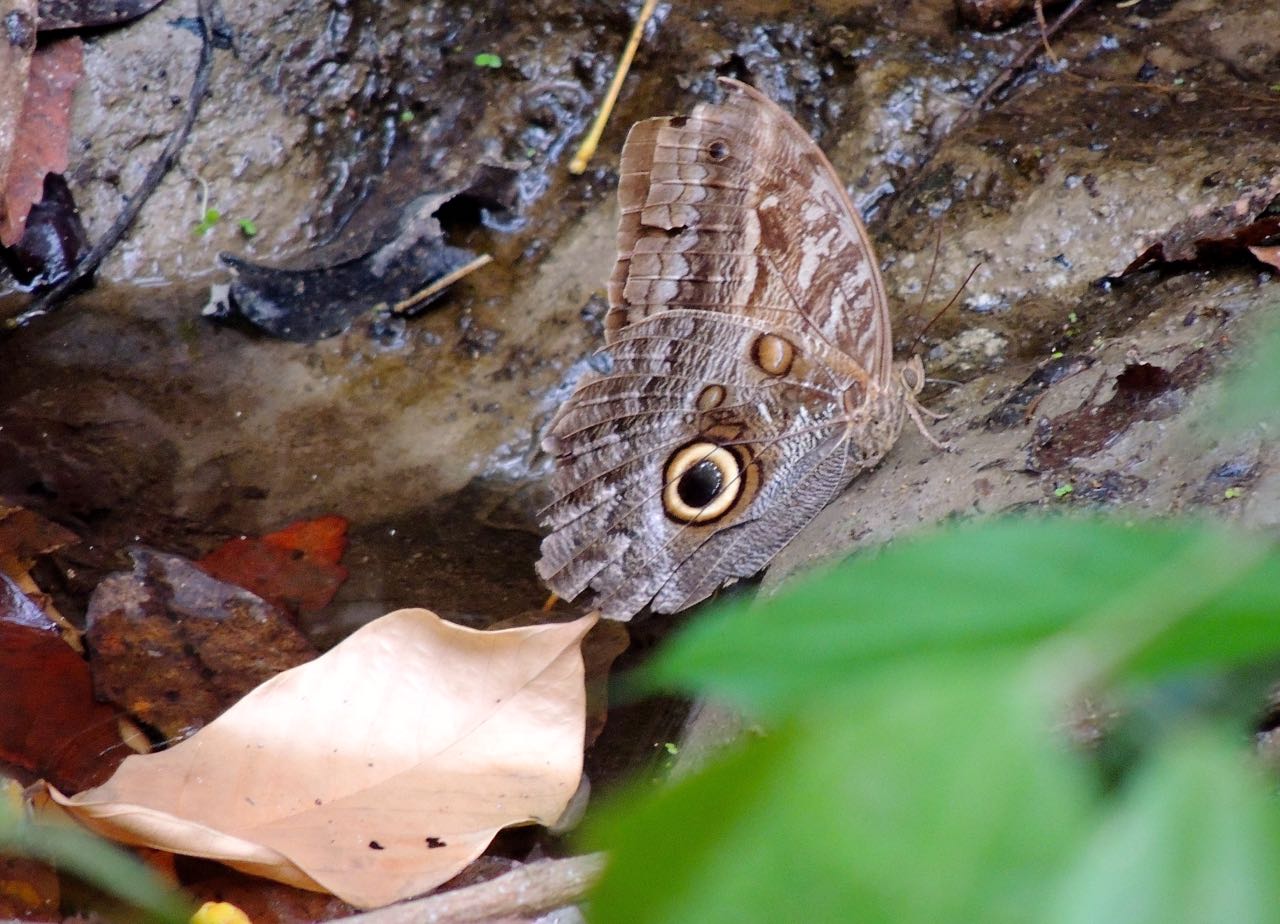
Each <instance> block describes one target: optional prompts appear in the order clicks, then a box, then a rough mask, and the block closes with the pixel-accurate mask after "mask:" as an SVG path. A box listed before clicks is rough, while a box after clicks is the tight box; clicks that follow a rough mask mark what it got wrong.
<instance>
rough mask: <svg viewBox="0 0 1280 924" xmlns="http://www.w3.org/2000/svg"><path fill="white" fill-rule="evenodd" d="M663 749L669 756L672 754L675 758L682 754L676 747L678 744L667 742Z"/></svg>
mask: <svg viewBox="0 0 1280 924" xmlns="http://www.w3.org/2000/svg"><path fill="white" fill-rule="evenodd" d="M662 749H663V750H664V751H666V752H667V753H668V754H670V755H671V756H672V757H675V756H676V755H677V754H679V753H680V748H679V747H677V746H676V743H675V742H674V741H667V742H665V743H664V744H663V745H662Z"/></svg>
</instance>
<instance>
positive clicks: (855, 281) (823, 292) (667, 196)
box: [607, 81, 892, 385]
mask: <svg viewBox="0 0 1280 924" xmlns="http://www.w3.org/2000/svg"><path fill="white" fill-rule="evenodd" d="M725 84H726V86H727V87H728V90H729V94H728V99H727V100H726V102H725V103H724V104H722V105H709V104H701V105H699V106H697V107H695V109H694V111H693V114H691V115H689V116H687V117H674V118H664V119H649V120H647V121H645V122H641V123H639V124H637V125H636V126H635V127H634V128H633V129H632V130H631V134H630V135H629V136H628V138H627V144H626V146H625V147H624V148H623V154H622V166H621V169H620V179H619V185H618V199H619V203H620V205H621V210H622V217H621V220H620V222H619V227H618V262H617V264H616V266H615V267H614V272H613V276H612V278H611V280H610V285H609V301H610V309H611V310H610V315H609V319H608V325H607V326H608V329H609V330H610V332H612V331H616V330H618V329H620V328H621V327H623V326H625V325H626V324H628V323H632V322H634V321H636V320H639V319H640V318H641V317H645V316H647V315H650V314H653V313H654V312H657V311H662V310H664V309H666V308H669V307H688V308H702V309H705V310H712V311H732V312H738V313H752V312H755V311H759V310H766V309H773V310H775V311H785V312H797V313H799V314H801V315H803V320H800V323H802V324H805V325H806V326H807V327H808V328H809V329H810V330H812V331H813V332H814V333H815V334H817V335H818V336H820V337H821V338H822V339H825V340H826V341H827V342H829V343H831V344H832V345H835V346H837V347H838V348H839V349H841V350H843V351H844V352H845V353H847V354H848V355H849V356H850V357H851V358H853V359H854V360H855V361H856V362H857V363H858V364H859V365H861V367H862V368H863V369H864V370H866V372H867V373H868V374H869V375H870V376H871V377H872V378H873V379H875V380H876V381H878V382H880V383H881V384H882V385H883V384H885V383H887V382H888V381H889V375H890V372H891V368H890V367H891V363H892V345H891V342H890V336H889V317H888V307H887V303H886V300H885V295H884V285H883V283H882V282H881V279H880V270H879V267H877V266H876V262H875V258H874V255H873V251H872V249H871V244H870V242H869V240H868V239H867V235H866V231H865V230H864V229H863V227H862V223H861V221H860V220H859V219H858V217H857V214H856V212H855V211H854V208H853V206H852V204H851V203H850V201H849V197H848V195H847V193H846V192H845V190H844V186H843V185H842V184H841V183H840V179H839V177H837V176H836V174H835V171H834V170H833V169H832V167H831V164H830V162H829V161H828V160H827V158H826V157H825V156H824V155H823V153H822V151H821V150H819V148H818V147H817V145H815V144H814V143H813V141H812V139H810V138H809V136H808V135H807V134H806V133H805V132H804V130H803V129H801V128H800V126H799V125H797V124H796V122H795V120H794V119H792V118H791V117H790V116H789V115H787V114H786V113H785V112H783V111H782V110H781V109H780V108H778V106H777V105H775V104H774V103H773V102H772V101H771V100H769V99H768V98H767V97H765V96H764V95H763V94H761V93H759V92H758V91H756V90H754V89H752V88H751V87H748V86H746V85H745V84H741V83H737V82H735V81H725ZM797 320H799V319H797ZM793 323H795V322H794V321H793Z"/></svg>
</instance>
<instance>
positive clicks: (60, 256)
mask: <svg viewBox="0 0 1280 924" xmlns="http://www.w3.org/2000/svg"><path fill="white" fill-rule="evenodd" d="M88 249H89V238H88V235H86V234H85V230H84V223H83V222H82V221H80V210H79V209H78V208H76V203H75V200H74V199H73V198H72V197H71V190H70V188H69V187H68V186H67V181H66V180H65V179H63V176H62V174H60V173H50V174H49V175H47V176H46V177H45V178H44V197H43V198H42V199H41V200H40V201H39V202H37V203H36V204H35V205H33V206H32V207H31V211H30V213H28V215H27V226H26V229H25V230H24V231H23V233H22V237H21V239H20V240H19V241H18V243H16V244H14V245H13V246H12V247H9V248H6V249H4V250H0V256H2V257H3V258H4V262H5V265H6V266H7V267H8V268H9V272H11V273H12V274H13V278H14V279H16V280H17V281H18V282H19V284H21V285H23V286H43V285H48V284H50V283H53V282H57V281H58V280H59V279H61V278H62V277H63V276H65V275H67V273H69V272H71V268H72V267H73V266H75V265H76V263H77V262H78V261H79V259H80V257H81V256H82V255H83V254H84V252H85V251H86V250H88Z"/></svg>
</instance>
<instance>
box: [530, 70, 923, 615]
mask: <svg viewBox="0 0 1280 924" xmlns="http://www.w3.org/2000/svg"><path fill="white" fill-rule="evenodd" d="M726 83H727V85H728V88H729V95H728V100H727V102H726V103H725V104H723V105H707V104H703V105H699V106H698V107H696V108H695V109H694V111H693V113H692V114H691V115H690V116H688V117H683V118H680V117H677V118H670V119H652V120H649V121H645V122H641V123H639V124H638V125H636V126H635V127H634V128H633V129H632V131H631V134H630V135H629V136H628V139H627V143H626V146H625V147H624V149H623V155H622V176H621V181H620V186H619V201H620V203H621V206H622V218H621V222H620V226H619V230H618V250H619V255H618V262H617V265H616V267H615V270H614V272H613V275H612V278H611V279H610V283H609V296H610V311H609V314H608V316H607V319H606V342H607V350H608V354H609V356H610V357H611V360H612V369H611V370H610V371H609V372H608V373H607V374H590V375H588V376H587V377H586V378H585V379H584V380H583V381H582V382H581V383H580V384H579V386H578V388H577V389H576V391H575V392H574V394H573V396H572V397H571V398H570V400H569V401H568V402H567V403H566V404H565V406H564V407H563V408H562V409H561V411H560V413H559V414H558V415H557V417H556V419H555V420H554V421H553V422H552V425H551V428H550V432H549V435H548V436H547V438H546V439H545V440H544V444H543V445H544V447H545V448H546V449H547V450H548V451H549V452H552V453H554V454H555V456H556V462H557V470H556V474H555V476H554V478H553V480H552V491H553V494H554V499H553V501H552V502H551V504H550V505H549V506H548V507H547V509H546V511H545V512H544V514H543V519H544V523H545V525H546V526H547V527H548V528H549V529H550V530H551V532H550V534H549V535H548V536H547V538H546V539H545V540H544V541H543V545H542V558H541V560H540V561H539V562H538V572H539V574H540V575H541V576H542V577H543V579H544V580H545V581H546V582H547V584H548V585H549V586H550V587H551V588H552V589H553V590H554V591H555V592H556V593H558V594H560V595H561V596H563V597H566V598H573V597H575V596H577V595H578V594H579V593H581V592H583V591H584V590H586V589H587V588H588V587H589V588H591V589H592V590H594V591H595V595H596V596H595V601H594V602H595V604H596V605H597V606H598V607H599V608H600V609H601V610H602V611H603V612H604V614H605V615H606V616H609V617H612V618H616V619H627V618H630V617H631V616H632V615H634V614H635V613H636V612H638V611H639V610H641V609H642V608H644V607H645V606H646V605H650V606H652V607H653V609H654V610H656V611H659V612H674V611H677V610H679V609H683V608H685V607H687V606H690V605H692V604H693V603H696V602H697V601H698V600H701V599H703V598H705V597H707V596H708V595H710V594H711V593H713V592H714V591H715V590H716V589H717V588H719V587H720V586H722V585H724V584H725V583H727V582H730V581H732V580H734V579H736V578H739V577H745V576H749V575H751V574H754V573H755V572H756V571H758V570H760V568H762V567H763V566H764V565H765V564H766V563H767V562H768V561H769V559H770V558H772V557H773V555H775V554H776V553H777V551H778V550H779V549H781V548H782V546H783V545H785V544H786V543H787V542H788V541H790V539H791V538H792V537H793V536H794V535H795V534H796V532H798V531H799V529H800V528H801V527H802V526H803V525H804V524H805V523H807V522H808V521H809V520H810V519H812V517H813V516H815V515H816V514H817V513H818V511H820V510H821V509H822V508H823V507H824V506H826V504H828V503H829V502H830V501H831V499H832V498H833V497H834V496H835V495H836V494H838V493H839V492H840V491H841V490H842V489H843V488H844V487H845V486H846V485H847V484H848V482H849V481H850V480H851V479H852V478H853V477H854V475H856V474H857V473H858V472H859V471H861V470H862V469H864V468H866V467H867V466H868V465H871V464H874V463H875V462H876V461H877V460H878V459H879V458H880V456H882V455H883V454H884V452H886V451H887V450H888V448H889V446H890V445H891V444H892V442H893V440H894V439H895V438H896V436H897V432H898V429H899V428H900V426H901V419H902V401H901V395H900V394H899V392H898V391H896V390H895V389H894V388H893V387H892V383H891V381H890V373H891V371H892V370H891V353H890V342H889V341H890V337H889V323H888V316H887V310H886V305H885V299H884V292H883V286H882V284H881V281H880V275H879V270H878V268H877V267H876V265H875V258H874V255H873V253H872V251H871V248H870V245H869V243H868V242H867V239H866V234H865V231H863V229H862V226H861V224H860V222H859V221H858V219H857V217H856V215H855V214H854V211H853V208H852V206H851V205H850V203H849V200H848V197H847V195H846V194H845V192H844V189H843V187H842V186H841V184H840V181H839V179H838V178H837V177H836V175H835V173H834V171H833V170H832V169H831V166H830V164H829V163H828V162H827V160H826V158H825V157H824V156H823V155H822V153H821V152H820V151H819V150H818V148H817V146H816V145H814V144H813V142H812V141H811V140H810V139H809V137H808V136H807V135H806V134H805V133H804V131H803V130H802V129H800V127H799V126H798V125H796V124H795V122H794V121H792V119H791V118H790V117H789V116H788V115H786V113H784V112H783V111H782V110H781V109H779V108H778V107H777V106H775V105H774V104H773V103H772V102H770V101H769V100H768V99H767V98H765V97H764V96H762V95H761V94H759V93H758V92H757V91H755V90H753V89H751V88H749V87H746V86H745V85H743V84H740V83H736V82H731V81H726Z"/></svg>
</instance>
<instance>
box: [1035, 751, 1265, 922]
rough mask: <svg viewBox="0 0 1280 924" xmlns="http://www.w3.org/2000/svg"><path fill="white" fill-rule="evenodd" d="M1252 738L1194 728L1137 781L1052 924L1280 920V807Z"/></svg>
mask: <svg viewBox="0 0 1280 924" xmlns="http://www.w3.org/2000/svg"><path fill="white" fill-rule="evenodd" d="M1250 764H1251V761H1250V760H1249V759H1248V756H1247V755H1246V753H1245V749H1244V747H1243V745H1242V743H1239V742H1235V743H1233V742H1229V741H1227V740H1226V739H1224V738H1223V736H1221V735H1217V734H1212V733H1209V732H1207V731H1204V730H1200V731H1197V732H1193V733H1188V732H1184V733H1183V734H1182V735H1180V736H1178V737H1176V738H1174V739H1173V740H1171V741H1169V742H1168V743H1167V744H1166V746H1165V747H1164V748H1163V749H1162V750H1161V751H1160V752H1159V753H1158V754H1157V755H1156V756H1155V757H1154V758H1153V759H1152V760H1151V761H1150V762H1149V763H1148V764H1147V765H1146V766H1144V767H1143V768H1142V769H1141V770H1140V771H1139V772H1138V773H1137V774H1136V776H1135V778H1134V779H1132V780H1131V781H1130V785H1128V786H1127V787H1126V788H1125V789H1124V790H1123V791H1122V792H1121V794H1120V796H1119V800H1118V802H1119V804H1118V805H1117V807H1116V809H1115V811H1114V812H1112V813H1111V814H1110V815H1109V816H1108V817H1107V818H1106V819H1105V820H1104V821H1103V822H1102V823H1101V824H1100V825H1099V827H1098V829H1097V831H1096V833H1095V834H1094V835H1093V837H1092V839H1091V841H1090V843H1089V845H1088V847H1087V849H1086V850H1085V851H1084V852H1083V854H1082V856H1081V857H1080V859H1079V860H1078V861H1077V862H1076V863H1075V864H1074V868H1073V869H1072V870H1071V872H1070V873H1069V875H1068V876H1067V878H1066V880H1065V881H1064V883H1063V885H1062V887H1061V889H1060V892H1059V894H1058V897H1057V899H1056V901H1055V902H1054V904H1053V907H1052V910H1051V913H1050V914H1048V915H1046V916H1045V918H1044V920H1047V921H1050V922H1052V924H1095V922H1098V921H1108V922H1124V924H1204V922H1214V921H1221V922H1224V924H1227V922H1238V921H1277V920H1280V877H1277V875H1276V870H1278V869H1280V805H1277V802H1276V796H1275V794H1274V792H1273V791H1272V789H1273V784H1272V783H1269V782H1268V781H1267V780H1266V779H1265V778H1264V776H1263V775H1262V774H1261V773H1260V772H1259V768H1257V767H1255V766H1251V765H1250Z"/></svg>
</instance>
